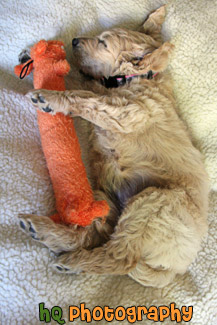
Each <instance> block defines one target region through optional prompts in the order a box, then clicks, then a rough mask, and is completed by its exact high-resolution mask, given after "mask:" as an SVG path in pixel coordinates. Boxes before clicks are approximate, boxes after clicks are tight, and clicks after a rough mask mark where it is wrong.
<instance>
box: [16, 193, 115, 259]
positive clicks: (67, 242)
mask: <svg viewBox="0 0 217 325" xmlns="http://www.w3.org/2000/svg"><path fill="white" fill-rule="evenodd" d="M94 196H95V199H97V200H100V199H104V200H107V202H108V204H109V206H110V213H109V215H108V216H107V217H106V221H105V222H102V219H100V218H97V219H95V220H94V221H93V222H92V224H91V225H89V226H86V227H80V226H78V225H73V224H71V225H68V226H66V225H64V224H57V223H55V222H54V221H53V220H51V219H50V218H49V217H46V216H37V215H32V214H20V215H19V216H18V217H19V225H20V228H21V229H22V230H23V231H24V232H25V233H26V234H28V235H29V236H31V237H32V238H33V239H34V240H37V241H39V242H41V243H42V244H44V245H45V246H47V247H48V248H50V249H51V250H52V251H54V252H55V253H60V252H62V251H70V250H74V249H78V248H80V247H84V248H86V249H90V248H93V247H97V246H100V245H102V244H103V243H105V242H106V241H108V240H109V236H110V235H111V233H112V232H113V230H114V226H115V220H116V219H117V214H118V211H117V209H116V208H115V206H114V204H113V203H112V202H111V201H110V200H109V199H108V198H107V196H106V195H105V193H103V192H101V191H95V192H94Z"/></svg>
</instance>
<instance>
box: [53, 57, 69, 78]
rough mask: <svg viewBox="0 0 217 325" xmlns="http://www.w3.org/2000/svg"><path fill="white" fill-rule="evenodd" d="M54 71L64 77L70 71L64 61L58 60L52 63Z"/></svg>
mask: <svg viewBox="0 0 217 325" xmlns="http://www.w3.org/2000/svg"><path fill="white" fill-rule="evenodd" d="M54 69H55V72H56V74H58V75H59V76H65V75H66V74H67V73H68V72H69V70H70V65H69V64H68V62H67V61H66V60H60V61H58V62H55V63H54Z"/></svg>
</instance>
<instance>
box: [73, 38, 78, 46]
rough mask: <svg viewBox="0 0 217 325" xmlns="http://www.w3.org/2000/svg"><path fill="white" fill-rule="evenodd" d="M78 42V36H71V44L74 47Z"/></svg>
mask: <svg viewBox="0 0 217 325" xmlns="http://www.w3.org/2000/svg"><path fill="white" fill-rule="evenodd" d="M78 44H79V39H78V38H73V40H72V46H73V47H76V46H77V45H78Z"/></svg>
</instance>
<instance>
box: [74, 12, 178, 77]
mask: <svg viewBox="0 0 217 325" xmlns="http://www.w3.org/2000/svg"><path fill="white" fill-rule="evenodd" d="M164 16H165V7H161V8H159V9H158V10H156V11H155V12H154V13H152V14H151V15H149V17H148V18H147V20H146V21H145V23H144V24H143V26H142V27H141V28H140V30H139V31H129V30H126V29H120V28H116V29H113V30H110V31H105V32H103V33H101V34H100V35H98V36H96V37H94V38H75V39H73V41H72V47H73V53H74V55H75V59H76V61H77V65H78V66H79V67H80V69H81V70H82V71H83V72H84V73H85V74H88V75H90V76H92V77H94V78H101V77H109V76H114V75H119V74H122V75H127V74H141V73H147V72H148V71H149V70H153V71H158V72H160V71H163V70H164V69H165V68H166V66H167V64H168V57H169V54H170V52H171V50H172V48H173V45H172V44H170V43H169V42H166V43H164V44H162V41H161V36H160V33H161V26H162V23H163V21H164Z"/></svg>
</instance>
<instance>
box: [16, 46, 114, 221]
mask: <svg viewBox="0 0 217 325" xmlns="http://www.w3.org/2000/svg"><path fill="white" fill-rule="evenodd" d="M30 56H31V60H33V63H31V64H30V65H29V69H28V71H27V75H28V74H29V73H30V72H31V71H32V70H33V69H34V70H33V74H34V88H35V89H41V88H43V89H49V90H59V91H63V90H65V81H64V76H65V75H66V74H67V73H68V72H69V70H70V66H69V63H68V62H67V61H66V59H65V58H66V54H65V51H64V48H63V43H62V42H60V41H45V40H41V41H40V42H38V43H37V44H35V45H34V46H33V47H32V48H31V52H30ZM28 62H30V60H29V61H28ZM28 62H26V63H25V64H20V65H18V66H16V67H15V69H14V71H15V74H16V75H20V73H21V71H22V68H23V67H24V66H25V65H26V64H28ZM37 113H38V125H39V130H40V135H41V143H42V148H43V151H44V155H45V158H46V161H47V166H48V170H49V173H50V177H51V181H52V184H53V189H54V193H55V197H56V209H57V212H58V214H55V215H53V216H52V217H51V218H52V220H54V221H55V222H57V223H60V222H62V223H65V224H71V223H75V224H78V225H80V226H87V225H89V224H91V222H92V221H93V219H95V218H96V217H101V218H102V217H105V216H106V215H107V214H108V212H109V206H108V204H107V202H106V201H95V200H94V198H93V193H92V190H91V187H90V184H89V182H88V179H87V176H86V170H85V167H84V164H83V162H82V159H81V151H80V145H79V142H78V138H77V135H76V132H75V128H74V123H73V120H72V118H70V117H69V116H65V115H63V114H61V113H58V114H56V115H54V116H52V115H50V114H47V113H44V112H41V111H37Z"/></svg>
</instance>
